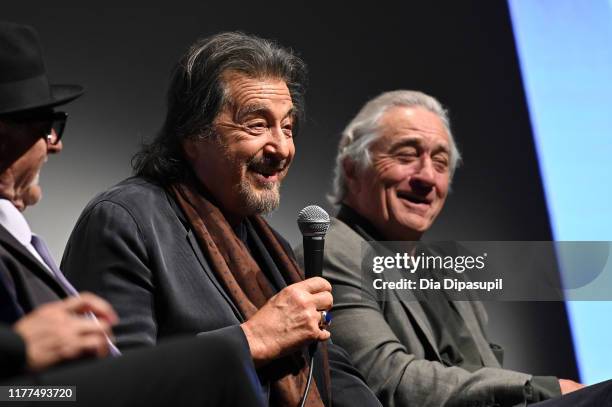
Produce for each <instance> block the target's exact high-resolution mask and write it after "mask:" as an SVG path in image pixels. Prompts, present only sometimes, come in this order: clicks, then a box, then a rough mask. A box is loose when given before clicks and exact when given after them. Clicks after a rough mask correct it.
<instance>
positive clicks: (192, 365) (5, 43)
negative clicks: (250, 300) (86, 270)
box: [0, 22, 263, 406]
mask: <svg viewBox="0 0 612 407" xmlns="http://www.w3.org/2000/svg"><path fill="white" fill-rule="evenodd" d="M82 94H83V88H82V87H81V86H78V85H50V84H49V81H48V79H47V75H46V73H45V67H44V64H43V60H42V56H41V50H40V46H39V42H38V36H37V34H36V32H35V31H34V29H33V28H31V27H28V26H24V25H19V24H14V23H7V22H0V384H1V385H2V386H0V401H2V400H7V399H6V397H9V393H8V389H7V388H6V387H3V386H17V385H18V386H19V387H20V388H23V386H24V385H28V386H32V385H54V386H59V385H63V386H75V390H74V395H75V396H76V400H77V403H78V404H82V405H88V406H89V405H125V406H128V405H142V404H145V405H160V406H165V405H169V404H171V403H176V404H179V405H204V404H207V405H224V406H225V405H236V406H238V405H240V406H261V405H263V402H262V400H261V388H260V387H259V384H258V380H257V377H256V374H255V369H254V366H253V364H252V362H251V359H250V357H249V355H250V352H249V348H248V343H247V341H246V337H245V335H244V333H243V331H242V329H241V328H240V327H229V328H223V329H220V330H218V331H213V332H210V333H207V334H204V335H201V336H200V337H198V338H179V339H174V340H171V341H169V342H168V343H166V344H163V345H160V346H159V347H157V348H153V349H148V350H138V351H134V352H130V353H129V354H128V355H125V356H121V357H117V358H112V357H110V358H106V360H103V361H97V360H94V359H97V358H102V357H105V356H108V355H109V354H111V355H115V356H119V353H118V351H117V350H116V348H114V345H113V344H112V342H111V340H110V339H109V338H110V337H111V336H112V332H111V326H112V325H113V324H114V323H116V322H117V316H116V314H115V312H114V310H113V309H112V307H111V306H110V305H109V304H108V303H107V302H106V301H104V300H103V299H101V298H99V297H97V296H95V295H93V294H89V293H85V294H81V295H79V293H77V292H76V290H74V288H73V287H72V286H71V284H70V283H69V282H68V281H67V280H66V278H65V277H64V276H63V274H62V273H61V271H60V270H59V269H58V267H57V265H56V264H55V263H54V261H53V259H52V258H51V256H50V254H49V251H48V249H47V247H46V245H45V243H44V241H43V240H42V239H41V238H40V237H39V236H37V235H35V234H33V233H32V231H31V230H30V227H29V226H28V223H27V221H26V220H25V218H24V217H23V215H22V214H21V212H22V211H24V210H25V209H26V207H27V206H30V205H34V204H36V203H37V202H38V201H39V200H40V198H41V188H40V186H39V185H38V177H39V173H40V170H41V167H42V166H43V164H44V162H45V161H46V159H47V156H48V155H49V154H57V153H59V152H60V151H61V150H62V141H61V137H62V134H63V130H64V126H65V123H66V118H67V115H66V114H65V113H63V112H57V111H55V110H54V108H55V107H57V106H60V105H63V104H66V103H68V102H70V101H72V100H74V99H76V98H78V97H79V96H81V95H82ZM228 339H229V340H228ZM76 360H78V361H79V363H78V364H74V363H72V364H68V362H72V361H76ZM12 394H13V398H12V399H11V400H17V399H18V398H14V395H15V393H12ZM17 394H18V393H17Z"/></svg>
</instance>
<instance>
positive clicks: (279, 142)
mask: <svg viewBox="0 0 612 407" xmlns="http://www.w3.org/2000/svg"><path fill="white" fill-rule="evenodd" d="M269 135H270V137H269V141H268V142H267V143H266V145H265V147H264V151H265V153H266V154H269V155H272V156H274V157H275V158H277V159H278V160H284V159H287V158H289V156H290V155H291V151H292V149H293V138H291V137H290V136H287V135H286V134H285V133H284V132H283V129H282V128H281V127H280V125H279V126H274V127H272V128H270V133H269Z"/></svg>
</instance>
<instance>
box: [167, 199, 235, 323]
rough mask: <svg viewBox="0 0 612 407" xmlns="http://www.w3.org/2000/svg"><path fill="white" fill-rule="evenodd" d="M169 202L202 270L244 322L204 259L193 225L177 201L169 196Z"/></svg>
mask: <svg viewBox="0 0 612 407" xmlns="http://www.w3.org/2000/svg"><path fill="white" fill-rule="evenodd" d="M168 200H169V201H170V206H171V207H172V209H173V210H174V213H175V214H176V216H177V217H178V218H179V220H180V221H181V223H182V224H183V227H185V230H186V232H187V235H186V236H185V238H186V239H187V242H189V246H190V247H191V250H192V251H193V254H194V255H195V257H196V259H198V262H199V263H200V266H202V270H204V274H206V275H207V276H208V278H209V279H210V281H211V282H212V283H213V285H214V286H215V288H216V289H217V290H218V291H219V293H220V294H221V296H222V297H223V298H224V299H225V300H226V301H227V303H228V304H229V306H230V307H231V308H232V311H233V312H234V314H235V315H236V318H237V319H238V320H239V321H240V322H244V317H243V316H242V314H241V313H240V311H239V310H238V308H236V305H234V303H233V301H232V300H231V298H230V297H229V296H228V295H227V293H226V292H225V290H224V289H223V287H222V286H221V284H220V283H219V281H218V280H217V277H216V276H215V275H214V273H213V271H212V269H211V268H210V265H209V264H208V261H206V259H205V258H204V254H203V253H202V250H201V249H200V245H199V244H198V240H197V239H196V237H195V235H194V234H193V231H192V229H191V225H190V224H189V222H188V221H187V218H185V215H184V214H183V211H182V210H181V209H180V208H179V206H178V205H177V203H176V202H175V200H174V199H173V198H172V197H171V196H170V195H168Z"/></svg>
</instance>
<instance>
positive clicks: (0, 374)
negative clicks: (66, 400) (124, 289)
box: [0, 226, 67, 379]
mask: <svg viewBox="0 0 612 407" xmlns="http://www.w3.org/2000/svg"><path fill="white" fill-rule="evenodd" d="M66 295H67V294H66V292H65V291H64V289H63V288H62V287H61V286H60V285H59V284H58V283H57V282H56V281H55V279H54V277H53V276H52V275H51V274H50V273H49V271H48V270H47V269H45V268H44V267H43V265H42V264H40V262H39V261H38V260H37V259H36V258H34V256H32V255H31V254H30V252H29V251H28V250H27V249H26V248H25V247H24V246H23V245H22V244H21V243H19V242H18V241H17V240H16V239H15V238H14V237H13V236H12V235H11V234H10V233H9V232H8V231H7V230H6V229H5V228H4V227H2V226H0V324H1V325H0V360H1V361H2V362H1V363H0V379H1V378H6V377H10V376H14V375H16V374H20V373H23V371H24V367H25V363H26V354H25V345H24V343H23V341H22V340H21V338H20V337H19V335H17V334H16V333H14V332H13V331H12V330H11V329H10V327H9V326H10V325H12V324H14V323H15V322H16V321H17V320H18V319H19V318H21V317H22V316H23V315H25V314H27V313H29V312H31V311H32V310H33V309H35V308H36V307H38V306H39V305H41V304H44V303H46V302H51V301H57V300H59V299H61V298H64V297H65V296H66Z"/></svg>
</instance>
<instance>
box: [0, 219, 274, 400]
mask: <svg viewBox="0 0 612 407" xmlns="http://www.w3.org/2000/svg"><path fill="white" fill-rule="evenodd" d="M66 295H67V294H66V293H65V292H64V290H63V288H62V287H61V286H60V285H59V284H58V283H57V282H56V281H55V279H54V277H53V276H51V274H50V273H49V272H48V271H47V270H46V269H44V268H43V266H42V265H41V264H40V263H39V262H38V260H37V259H35V258H34V257H33V256H32V255H31V254H30V252H29V251H28V250H27V249H26V248H25V247H23V246H22V245H21V244H20V243H19V242H18V241H17V240H15V238H13V236H12V235H11V234H10V233H9V232H8V231H7V230H6V229H4V228H3V227H2V226H0V384H2V385H57V386H59V385H65V386H76V395H77V402H76V403H70V404H74V405H83V406H109V405H113V406H135V405H147V406H164V407H165V406H168V405H197V406H202V405H219V406H221V405H223V406H226V405H232V406H240V407H242V406H252V407H262V406H263V405H264V402H263V399H262V398H261V389H260V387H259V383H258V380H257V379H256V377H255V370H254V366H253V363H252V362H251V360H250V353H249V347H248V343H247V341H246V338H245V336H244V333H243V332H242V329H240V327H238V326H232V327H226V328H223V329H219V330H216V331H214V332H208V333H206V334H205V335H202V336H201V337H200V338H192V337H189V338H182V339H176V340H173V341H172V342H171V343H168V344H164V345H162V346H159V347H156V348H155V349H146V350H143V351H138V352H130V353H129V354H128V355H124V356H122V357H120V358H106V359H105V360H91V359H89V360H81V361H76V362H71V363H69V364H62V366H58V367H53V368H50V369H48V370H46V371H45V372H43V373H39V374H31V373H28V372H26V371H25V367H26V348H25V343H24V341H23V339H22V338H21V337H20V336H19V335H18V334H17V333H16V332H14V331H13V330H12V329H11V325H13V324H14V323H15V322H16V321H17V320H18V319H20V318H21V317H23V316H24V315H25V314H28V313H30V312H32V311H33V310H34V309H35V308H36V307H38V306H40V305H42V304H44V303H47V302H51V301H57V300H60V299H61V298H64V297H65V296H66ZM194 361H196V362H198V363H194ZM200 361H201V362H202V363H200ZM204 362H205V363H204ZM45 404H49V402H46V403H45ZM51 404H53V403H51ZM26 405H27V404H26Z"/></svg>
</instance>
